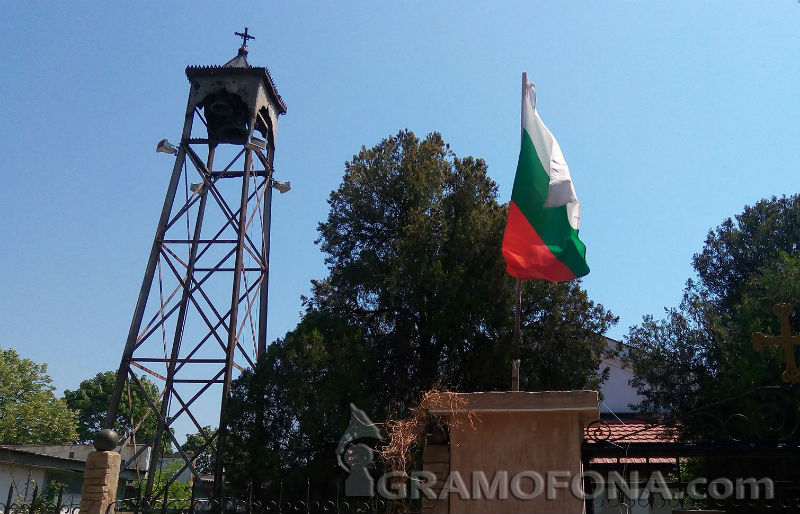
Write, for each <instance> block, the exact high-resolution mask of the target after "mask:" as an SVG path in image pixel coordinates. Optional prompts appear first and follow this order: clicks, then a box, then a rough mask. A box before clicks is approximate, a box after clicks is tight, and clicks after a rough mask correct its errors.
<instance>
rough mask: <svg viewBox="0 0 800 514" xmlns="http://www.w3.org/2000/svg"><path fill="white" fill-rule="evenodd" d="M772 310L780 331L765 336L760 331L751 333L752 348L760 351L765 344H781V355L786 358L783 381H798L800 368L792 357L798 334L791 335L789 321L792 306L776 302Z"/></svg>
mask: <svg viewBox="0 0 800 514" xmlns="http://www.w3.org/2000/svg"><path fill="white" fill-rule="evenodd" d="M772 312H774V313H775V315H776V316H778V319H779V320H780V321H781V333H780V335H778V336H766V335H764V334H762V333H761V332H756V333H755V334H753V348H754V349H755V350H756V351H757V352H760V351H761V350H763V349H764V348H766V347H767V346H782V347H783V355H784V357H785V359H786V370H785V371H784V372H783V377H782V378H783V381H784V382H800V369H798V368H797V361H796V360H795V358H794V347H795V346H800V336H793V335H792V327H791V325H790V323H789V316H790V315H791V314H792V306H791V304H788V303H778V304H775V306H774V307H773V308H772Z"/></svg>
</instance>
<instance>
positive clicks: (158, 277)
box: [105, 28, 290, 500]
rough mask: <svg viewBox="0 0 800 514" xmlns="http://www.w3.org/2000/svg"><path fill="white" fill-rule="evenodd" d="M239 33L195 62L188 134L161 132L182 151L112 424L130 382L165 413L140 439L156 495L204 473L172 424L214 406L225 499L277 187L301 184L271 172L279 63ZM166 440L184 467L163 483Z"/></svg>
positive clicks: (213, 447) (259, 321)
mask: <svg viewBox="0 0 800 514" xmlns="http://www.w3.org/2000/svg"><path fill="white" fill-rule="evenodd" d="M236 35H237V36H240V37H241V38H242V46H241V48H239V52H238V54H237V55H236V56H235V57H234V58H233V59H231V60H230V61H228V62H227V63H226V64H224V65H222V66H189V67H187V68H186V77H187V78H188V79H189V83H190V90H189V102H188V105H187V107H186V115H185V121H184V125H183V134H182V136H181V141H180V144H179V145H177V146H172V145H171V144H169V143H168V142H167V141H166V140H162V141H161V142H160V143H159V145H158V148H157V151H159V152H164V153H168V154H172V155H174V156H175V164H174V167H173V169H172V176H171V178H170V181H169V185H168V187H167V194H166V198H165V200H164V206H163V208H162V211H161V217H160V219H159V221H158V228H157V229H156V234H155V239H154V241H153V246H152V249H151V251H150V258H149V260H148V261H147V267H146V269H145V274H144V280H143V282H142V287H141V290H140V292H139V298H138V301H137V303H136V308H135V310H134V314H133V320H132V322H131V326H130V331H129V332H128V337H127V341H126V343H125V349H124V351H123V354H122V360H121V363H120V366H119V371H118V372H117V379H116V384H115V387H114V392H113V396H112V398H111V402H110V405H109V409H108V417H107V420H106V423H105V427H106V428H114V427H113V424H114V423H115V420H116V418H117V413H118V408H119V404H120V402H125V401H127V397H129V395H130V391H131V388H133V389H134V390H136V389H138V390H139V392H140V393H141V394H142V395H143V396H144V397H145V398H146V400H147V403H148V405H149V412H148V415H150V416H154V417H155V418H156V419H157V420H158V429H157V433H156V435H155V440H154V441H138V442H139V443H145V444H148V445H151V448H152V452H151V458H150V464H149V469H148V479H147V486H146V490H145V491H144V493H143V494H144V496H145V497H146V498H151V497H163V496H164V494H165V489H167V488H168V486H169V484H170V483H172V481H173V480H175V478H177V475H178V474H180V473H182V472H183V471H184V470H186V469H189V470H190V471H191V472H192V473H193V474H194V476H195V480H198V479H199V478H200V477H199V473H198V471H197V470H196V469H195V465H194V463H193V459H194V457H193V456H192V455H187V454H185V453H184V452H183V451H181V450H180V443H179V442H178V441H177V439H176V437H175V435H174V433H173V430H172V429H173V428H174V427H175V426H176V424H177V425H178V426H181V427H183V428H186V427H187V426H188V427H189V430H191V431H193V430H194V429H195V428H196V429H197V430H198V431H199V432H200V433H201V434H202V433H203V430H202V423H201V421H200V419H202V418H203V416H202V414H203V413H207V412H208V409H209V407H208V405H209V404H213V405H214V406H215V407H214V408H216V406H219V418H218V420H219V424H218V426H219V428H218V429H217V430H216V431H215V432H214V433H213V434H211V435H210V436H208V437H206V438H205V441H204V445H203V449H202V450H201V451H200V452H199V453H201V454H202V453H207V454H208V455H211V454H214V453H215V454H216V461H215V466H214V497H215V499H217V500H221V499H222V496H223V471H224V470H223V462H224V454H225V444H226V434H227V427H226V426H225V419H224V416H223V413H224V412H225V408H226V403H227V401H228V398H229V396H230V387H231V380H232V378H233V376H234V375H235V374H236V373H238V372H239V371H242V370H243V369H244V368H246V367H253V366H254V364H255V361H256V358H257V356H258V355H259V354H260V353H262V352H264V351H265V348H266V334H267V290H268V280H269V233H270V215H271V214H270V213H271V204H272V190H273V189H277V190H278V191H280V192H281V193H284V192H286V191H288V189H289V187H290V185H289V183H288V182H278V181H276V180H274V179H273V176H272V175H273V168H272V162H273V155H274V152H275V131H276V129H277V126H278V117H279V116H280V115H282V114H285V113H286V106H285V105H284V103H283V100H282V99H281V97H280V95H278V92H277V90H276V89H275V84H274V82H273V81H272V77H271V76H270V73H269V71H268V70H267V69H266V68H263V67H257V66H251V65H250V64H249V63H248V61H247V53H248V50H247V41H248V40H249V39H254V38H253V36H251V35H250V34H248V32H247V28H245V32H244V33H238V32H237V33H236ZM198 120H199V123H197V121H198ZM220 163H221V165H220ZM154 283H155V284H157V285H158V287H153V286H154ZM137 374H139V375H141V374H145V375H146V376H147V377H148V378H150V379H151V380H153V381H154V382H156V383H157V385H158V386H159V389H160V394H159V395H158V396H157V397H153V394H152V392H149V391H148V389H147V388H145V387H143V386H142V383H141V381H140V379H139V378H138V377H137ZM201 404H202V405H203V409H200V407H199V405H201ZM134 422H135V421H134ZM213 423H217V420H216V419H215V420H213V421H212V423H209V424H213ZM133 433H134V434H135V428H134V432H133ZM165 438H166V440H167V441H169V442H170V443H171V445H172V447H173V448H174V449H176V450H177V451H178V452H179V454H180V456H181V457H182V459H183V463H182V464H183V466H182V467H181V469H180V471H178V472H176V473H173V475H174V476H172V477H166V481H167V484H166V485H165V486H163V487H162V488H161V490H160V491H156V490H154V477H155V475H156V472H157V471H158V466H159V457H160V455H159V453H160V451H159V449H160V448H162V447H163V446H164V440H165ZM140 453H141V451H140ZM137 456H138V455H137ZM134 458H135V457H134ZM162 478H164V476H163V475H162Z"/></svg>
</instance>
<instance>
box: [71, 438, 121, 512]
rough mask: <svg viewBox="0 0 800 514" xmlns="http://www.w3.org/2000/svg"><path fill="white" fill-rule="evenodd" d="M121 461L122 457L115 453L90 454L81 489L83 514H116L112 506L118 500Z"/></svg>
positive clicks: (99, 452) (98, 452) (97, 452)
mask: <svg viewBox="0 0 800 514" xmlns="http://www.w3.org/2000/svg"><path fill="white" fill-rule="evenodd" d="M121 461H122V456H121V455H120V454H119V453H117V452H115V451H105V452H101V451H96V452H92V453H90V454H89V457H88V458H87V459H86V471H84V474H83V486H82V487H81V507H80V509H81V514H106V513H107V512H108V513H113V512H114V506H113V505H112V504H113V503H114V501H115V500H116V498H117V484H119V467H120V464H121ZM109 506H111V508H110V509H109Z"/></svg>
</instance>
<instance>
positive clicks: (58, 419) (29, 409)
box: [0, 348, 77, 444]
mask: <svg viewBox="0 0 800 514" xmlns="http://www.w3.org/2000/svg"><path fill="white" fill-rule="evenodd" d="M51 382H52V381H51V379H50V377H49V376H48V375H47V364H36V363H35V362H33V361H31V360H30V359H23V358H21V357H20V356H19V354H18V353H17V352H16V351H15V350H13V349H12V348H8V349H6V350H3V349H2V348H0V444H66V443H69V442H72V441H74V440H75V439H76V437H77V433H76V430H75V427H76V420H75V414H74V413H73V412H72V411H71V410H70V409H69V408H68V407H67V405H66V403H65V402H64V401H63V400H60V399H59V398H57V397H56V396H55V394H53V391H54V390H55V387H53V385H51Z"/></svg>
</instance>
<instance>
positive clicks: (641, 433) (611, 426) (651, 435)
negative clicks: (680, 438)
mask: <svg viewBox="0 0 800 514" xmlns="http://www.w3.org/2000/svg"><path fill="white" fill-rule="evenodd" d="M602 433H603V435H609V437H608V441H609V442H611V443H613V444H616V445H619V446H622V447H624V446H625V444H626V443H663V442H672V441H676V440H677V434H676V433H675V430H674V429H673V428H670V427H667V426H664V425H654V424H649V423H643V422H641V421H631V422H620V421H618V420H614V421H610V420H609V422H607V423H606V424H605V426H604V427H603V429H602ZM591 463H592V464H675V459H672V458H663V457H650V458H638V457H637V458H621V459H617V458H613V457H603V458H596V459H592V460H591Z"/></svg>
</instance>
